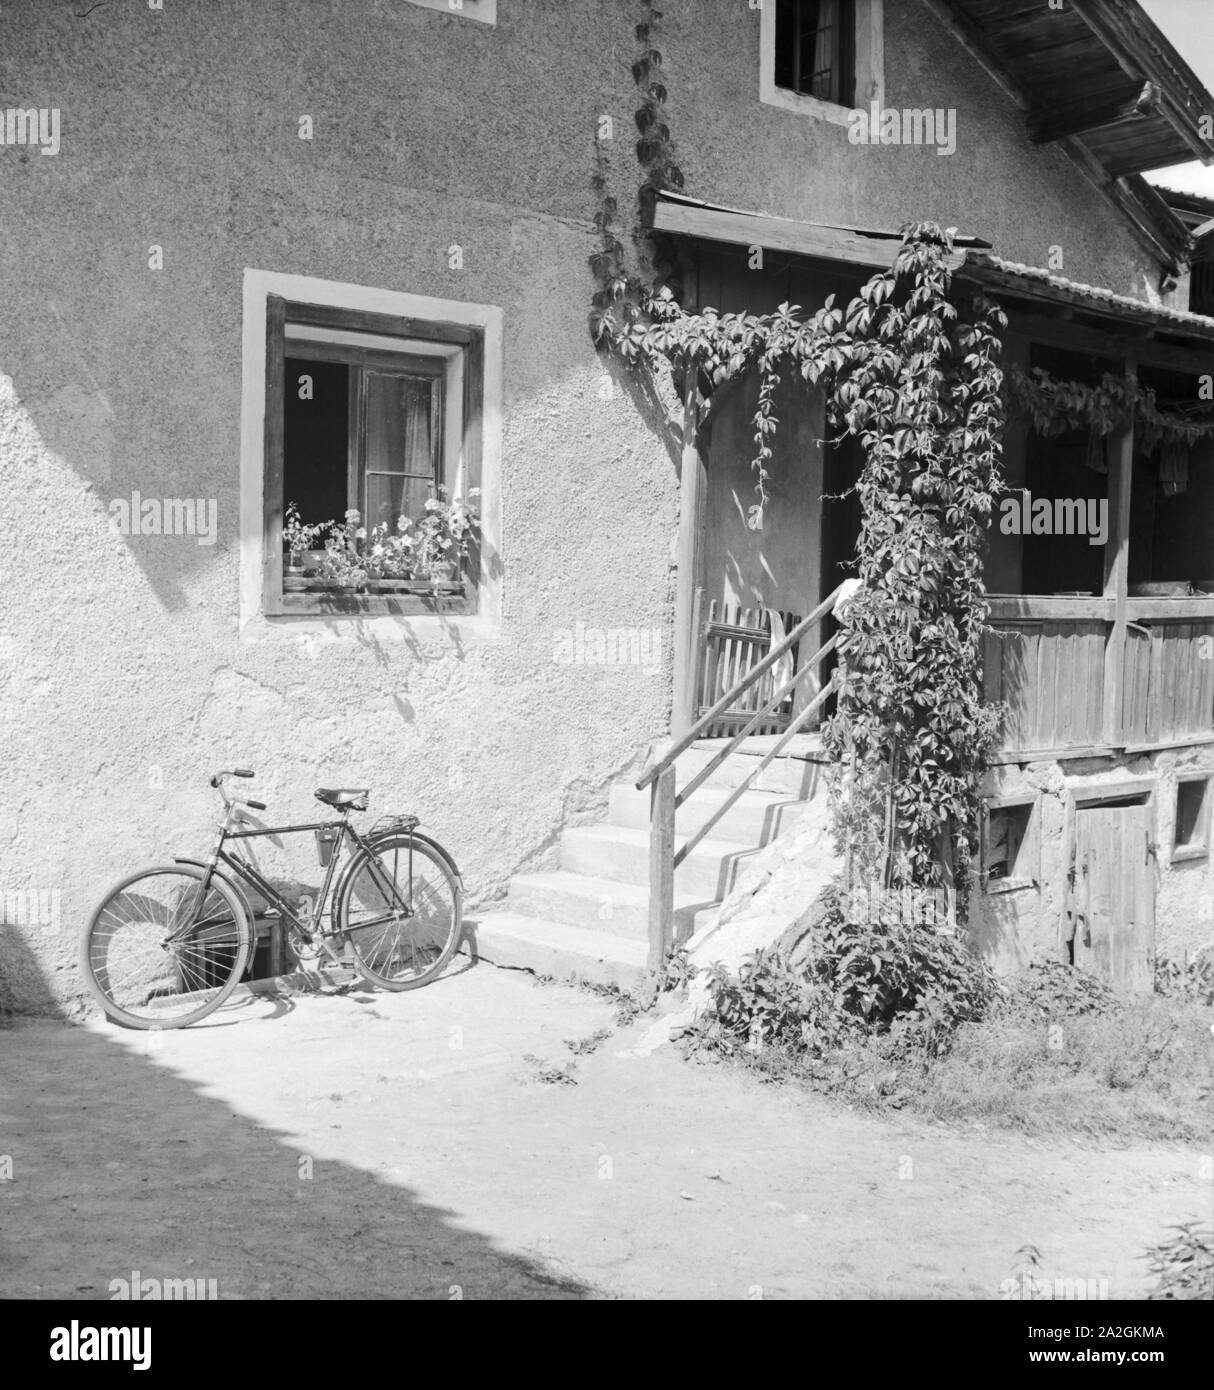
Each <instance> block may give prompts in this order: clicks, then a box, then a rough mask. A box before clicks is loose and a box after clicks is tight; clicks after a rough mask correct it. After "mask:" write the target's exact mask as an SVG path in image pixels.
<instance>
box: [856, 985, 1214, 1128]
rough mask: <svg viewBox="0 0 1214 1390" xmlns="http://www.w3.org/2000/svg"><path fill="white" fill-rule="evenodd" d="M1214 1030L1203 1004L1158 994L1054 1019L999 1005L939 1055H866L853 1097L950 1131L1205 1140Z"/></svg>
mask: <svg viewBox="0 0 1214 1390" xmlns="http://www.w3.org/2000/svg"><path fill="white" fill-rule="evenodd" d="M1212 1024H1214V1010H1212V1009H1210V1008H1209V1007H1207V1006H1204V1005H1201V1004H1194V1003H1185V1002H1182V1001H1177V1000H1173V999H1164V998H1158V997H1155V998H1147V999H1144V1000H1143V1001H1141V1002H1131V1003H1117V1004H1113V1005H1111V1006H1110V1007H1108V1008H1107V1009H1104V1010H1101V1011H1100V1012H1098V1013H1093V1014H1090V1015H1086V1016H1081V1017H1073V1018H1063V1019H1057V1020H1055V1021H1053V1022H1050V1021H1047V1020H1039V1019H1030V1018H1025V1017H1024V1016H1023V1015H1022V1014H1019V1013H1018V1012H1017V1011H1016V1010H1015V1009H1014V1008H1006V1007H997V1008H996V1009H995V1010H994V1011H992V1014H991V1016H990V1017H989V1018H987V1019H985V1020H984V1021H982V1022H981V1023H966V1024H963V1025H962V1026H961V1027H960V1028H959V1029H958V1031H957V1035H956V1038H955V1040H954V1043H953V1046H952V1047H951V1048H950V1049H949V1051H948V1052H947V1053H945V1054H944V1055H943V1056H941V1057H937V1058H934V1059H920V1058H915V1057H913V1056H912V1057H911V1058H908V1059H906V1060H905V1061H903V1062H902V1064H901V1065H900V1066H895V1067H891V1065H890V1062H889V1060H888V1059H885V1058H882V1057H881V1056H880V1049H879V1048H876V1049H874V1048H865V1049H862V1054H863V1053H864V1052H870V1053H875V1054H876V1055H870V1056H869V1057H868V1058H867V1059H865V1060H866V1061H867V1065H864V1063H863V1062H861V1064H860V1065H858V1066H857V1067H856V1068H855V1070H854V1073H853V1075H852V1077H851V1085H850V1087H849V1090H850V1091H851V1093H852V1094H853V1096H854V1097H855V1099H857V1100H860V1101H861V1102H863V1103H864V1104H865V1105H866V1106H869V1107H871V1108H874V1109H881V1108H884V1107H887V1106H888V1105H889V1104H890V1101H891V1099H893V1100H897V1101H898V1102H899V1103H900V1104H903V1105H905V1106H907V1107H908V1108H910V1109H913V1110H915V1111H917V1112H919V1113H921V1114H925V1115H928V1116H930V1117H931V1118H933V1119H936V1120H944V1121H948V1122H951V1123H954V1124H965V1123H970V1122H973V1121H978V1122H980V1123H985V1124H988V1125H992V1126H999V1127H1003V1128H1007V1129H1013V1130H1018V1131H1020V1132H1021V1133H1024V1134H1034V1135H1051V1134H1078V1135H1089V1136H1092V1137H1097V1136H1113V1135H1116V1136H1117V1137H1119V1138H1130V1137H1135V1138H1140V1139H1152V1140H1168V1141H1172V1142H1205V1141H1206V1140H1208V1139H1209V1138H1210V1137H1211V1135H1214V1119H1212V1116H1211V1111H1212V1109H1214V1106H1212V1104H1211V1099H1212V1097H1214V1048H1211V1046H1210V1027H1211V1025H1212ZM891 1071H894V1072H896V1073H897V1081H896V1082H894V1083H891V1081H890V1080H889V1074H890V1072H891Z"/></svg>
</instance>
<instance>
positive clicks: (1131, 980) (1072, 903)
mask: <svg viewBox="0 0 1214 1390" xmlns="http://www.w3.org/2000/svg"><path fill="white" fill-rule="evenodd" d="M1066 918H1067V930H1068V932H1070V933H1073V936H1072V938H1071V939H1072V941H1073V946H1074V961H1075V966H1076V968H1077V969H1080V970H1087V971H1090V972H1091V973H1092V974H1093V975H1099V976H1100V978H1101V979H1103V980H1105V981H1107V982H1108V983H1109V984H1111V985H1113V986H1114V987H1116V988H1117V989H1122V990H1133V991H1135V992H1136V993H1142V994H1146V993H1150V991H1151V990H1152V989H1153V988H1154V982H1155V858H1154V846H1153V843H1152V839H1151V820H1150V810H1149V808H1148V807H1147V806H1146V804H1145V803H1141V802H1138V803H1133V804H1124V803H1123V804H1121V805H1117V806H1079V807H1077V808H1076V811H1075V838H1074V842H1073V846H1072V850H1071V866H1070V876H1069V883H1068V886H1067V905H1066Z"/></svg>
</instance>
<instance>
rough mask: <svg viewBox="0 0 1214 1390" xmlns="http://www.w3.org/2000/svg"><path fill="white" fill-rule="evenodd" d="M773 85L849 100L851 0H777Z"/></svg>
mask: <svg viewBox="0 0 1214 1390" xmlns="http://www.w3.org/2000/svg"><path fill="white" fill-rule="evenodd" d="M776 86H777V87H783V88H785V89H786V90H788V91H792V92H799V93H801V95H802V96H809V97H817V98H818V99H819V100H820V101H831V102H835V103H836V104H841V105H845V106H850V105H852V104H853V103H854V101H855V91H856V12H855V3H854V0H777V4H776Z"/></svg>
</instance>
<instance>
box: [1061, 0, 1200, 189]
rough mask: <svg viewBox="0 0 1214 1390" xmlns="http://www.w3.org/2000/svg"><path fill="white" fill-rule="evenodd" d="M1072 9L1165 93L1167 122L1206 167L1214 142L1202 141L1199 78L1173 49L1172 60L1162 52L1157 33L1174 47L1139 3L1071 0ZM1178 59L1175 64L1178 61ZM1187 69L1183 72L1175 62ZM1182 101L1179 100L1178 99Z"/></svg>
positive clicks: (1130, 68)
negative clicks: (1158, 47)
mask: <svg viewBox="0 0 1214 1390" xmlns="http://www.w3.org/2000/svg"><path fill="white" fill-rule="evenodd" d="M1071 9H1072V10H1074V12H1075V13H1076V14H1077V15H1078V16H1079V18H1080V19H1082V20H1083V22H1084V23H1085V24H1086V25H1087V26H1088V28H1089V29H1091V31H1092V32H1093V33H1094V34H1095V35H1096V36H1097V37H1098V38H1099V39H1100V40H1101V42H1102V43H1103V44H1104V45H1105V47H1106V48H1107V49H1108V50H1109V52H1110V53H1111V54H1112V55H1113V57H1114V58H1115V59H1116V60H1117V62H1118V63H1119V65H1120V66H1121V68H1122V71H1123V72H1125V73H1126V74H1127V75H1128V76H1130V77H1136V78H1139V79H1142V78H1149V79H1150V80H1151V81H1152V82H1154V83H1155V84H1156V85H1157V86H1158V87H1159V89H1160V94H1161V100H1160V110H1161V112H1162V114H1163V115H1164V117H1165V118H1166V119H1167V121H1168V124H1169V125H1170V126H1171V127H1172V128H1173V130H1175V131H1176V134H1177V135H1178V136H1179V137H1180V138H1181V139H1182V140H1183V141H1184V143H1185V144H1186V145H1187V146H1188V148H1189V149H1190V150H1192V151H1193V154H1194V156H1195V158H1197V159H1199V160H1201V162H1202V163H1203V164H1206V163H1209V162H1210V160H1211V158H1212V157H1214V142H1211V141H1210V140H1208V139H1206V138H1203V137H1202V135H1201V133H1200V127H1199V124H1198V123H1199V120H1200V118H1201V117H1202V116H1204V115H1206V114H1207V113H1206V112H1205V111H1204V110H1202V109H1201V107H1200V103H1199V100H1198V98H1197V93H1198V92H1200V91H1201V86H1200V79H1199V78H1198V77H1197V76H1196V74H1195V73H1193V72H1192V71H1191V70H1190V69H1189V68H1188V67H1187V65H1186V64H1185V62H1184V59H1183V58H1182V57H1181V56H1180V54H1179V53H1176V52H1175V50H1174V49H1173V52H1172V57H1171V58H1169V57H1167V56H1166V55H1165V53H1164V52H1163V51H1161V50H1159V49H1157V46H1156V44H1155V43H1154V42H1153V41H1152V33H1151V31H1152V30H1154V31H1155V34H1156V35H1158V38H1159V40H1160V41H1161V42H1162V44H1163V45H1165V46H1167V47H1169V48H1170V47H1171V45H1170V44H1168V40H1167V39H1166V37H1165V36H1164V35H1162V34H1160V33H1159V31H1158V30H1157V29H1156V28H1155V25H1154V24H1153V22H1152V21H1151V20H1150V19H1149V18H1148V17H1147V16H1145V15H1144V14H1143V13H1142V10H1141V8H1140V7H1139V6H1138V5H1137V4H1123V5H1118V4H1117V3H1115V0H1114V3H1110V0H1071ZM1173 58H1174V60H1175V61H1173ZM1177 63H1178V64H1180V66H1181V67H1183V68H1184V71H1183V72H1181V71H1180V70H1179V69H1178V68H1177V66H1176V64H1177ZM1178 97H1179V100H1178Z"/></svg>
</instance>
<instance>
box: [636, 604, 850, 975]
mask: <svg viewBox="0 0 1214 1390" xmlns="http://www.w3.org/2000/svg"><path fill="white" fill-rule="evenodd" d="M858 588H859V581H858V580H855V579H845V580H844V581H843V583H842V584H840V585H839V587H838V588H837V589H836V590H835V591H834V592H833V593H832V594H831V595H830V596H829V597H828V598H826V599H824V600H823V601H822V602H821V603H820V604H819V605H818V606H817V608H815V609H814V611H813V612H812V613H811V614H809V616H808V617H806V618H802V619H801V621H800V622H799V623H798V624H797V625H796V627H794V628H793V630H792V631H791V632H790V633H789V634H788V636H787V637H786V638H785V639H784V640H783V641H782V642H781V643H780V644H779V646H777V647H775V648H774V649H773V650H772V651H770V652H768V654H767V655H766V656H765V657H764V658H763V660H762V661H760V662H759V664H758V665H757V666H755V667H753V668H752V669H751V671H750V672H749V673H748V674H747V675H746V676H745V677H743V679H742V680H740V681H739V682H738V683H737V684H736V685H735V686H734V687H733V689H732V690H729V691H727V692H726V694H724V695H723V696H722V697H721V699H720V700H718V701H717V703H716V704H715V705H714V706H713V707H712V709H710V710H709V711H708V713H707V714H705V715H702V716H701V717H700V718H699V719H698V720H697V721H696V723H695V724H694V725H693V726H692V727H691V729H690V730H689V731H688V732H687V733H686V734H684V735H683V737H682V738H680V739H679V740H678V742H677V743H676V744H675V745H674V746H673V747H672V748H670V749H669V750H668V751H667V752H666V753H664V754H663V755H662V757H661V758H659V759H658V760H657V761H656V762H655V763H654V764H653V765H652V767H649V768H647V769H646V771H645V772H644V773H643V774H642V776H641V778H640V780H639V781H638V782H637V788H638V790H640V789H642V788H644V787H650V788H651V791H650V794H649V802H650V805H649V954H648V969H649V972H650V975H651V977H653V978H656V977H657V975H658V973H659V972H660V971H661V970H662V968H663V967H664V965H665V962H666V958H667V956H668V955H669V953H670V948H671V946H672V945H673V936H674V871H675V868H676V866H677V865H678V864H680V863H682V861H683V860H684V859H685V858H686V856H687V854H688V852H689V851H690V850H691V849H693V848H694V847H695V846H696V845H697V844H698V843H699V842H700V840H702V839H703V838H704V836H705V835H706V834H707V833H708V831H709V830H710V829H711V828H712V826H714V825H715V824H716V823H717V821H718V820H719V819H720V818H721V817H722V816H723V815H724V814H725V812H726V811H728V810H729V808H730V807H731V806H732V805H733V804H734V802H736V801H737V800H738V798H739V797H740V796H741V795H742V794H743V793H744V792H745V791H746V790H747V789H748V788H749V786H750V784H751V782H752V781H753V780H754V779H755V778H756V777H757V776H758V775H759V773H760V772H762V771H763V769H764V768H765V767H766V766H767V765H768V763H770V762H771V760H772V759H773V758H774V757H775V756H776V755H777V754H778V753H779V752H780V751H781V750H782V749H783V748H784V747H785V745H786V744H787V743H788V742H789V740H790V739H791V738H792V737H793V736H794V735H795V734H796V733H798V732H799V731H800V729H801V728H802V726H803V725H804V724H805V723H806V722H807V721H808V720H809V718H810V716H811V715H812V714H813V713H814V711H815V710H817V708H818V707H819V705H821V704H822V702H823V701H824V700H825V699H826V698H827V697H828V696H829V695H830V693H831V691H832V690H833V689H834V688H835V681H834V679H833V678H832V679H831V680H829V681H827V683H826V684H825V685H824V686H823V687H822V689H820V690H819V691H818V693H817V694H816V695H815V696H814V697H813V699H812V700H811V701H810V702H809V704H808V705H806V706H805V708H804V709H802V710H800V711H799V712H798V713H797V715H796V716H795V718H793V719H792V720H791V722H790V723H789V725H788V728H787V729H786V730H785V732H784V734H783V737H781V738H780V740H779V741H778V742H777V743H776V744H775V746H774V747H773V748H772V749H771V750H770V752H768V753H767V755H766V756H765V757H764V758H763V759H762V760H761V761H760V762H759V764H758V766H757V767H755V768H754V770H753V771H752V772H749V773H748V774H747V775H746V776H745V777H744V778H743V779H742V782H741V784H740V785H739V786H738V787H737V788H735V789H734V790H733V792H732V793H731V795H730V796H729V797H728V798H727V799H726V801H725V802H724V804H723V805H721V806H720V807H718V808H717V810H716V812H715V813H714V814H713V815H712V816H711V817H710V818H709V819H708V820H707V821H706V822H705V824H704V825H702V826H701V827H700V828H699V830H698V831H697V832H696V833H695V834H694V835H692V836H689V837H688V839H687V840H686V841H685V842H684V844H683V845H682V846H681V847H680V848H678V849H677V850H676V847H675V838H676V837H675V813H676V811H677V810H678V808H679V806H681V805H682V804H683V802H684V801H685V800H686V799H687V797H688V796H689V795H690V794H691V793H692V792H693V791H694V790H695V789H696V787H698V786H699V785H700V784H701V783H702V782H703V781H704V780H705V779H706V778H707V777H708V776H709V775H710V774H711V773H712V772H713V771H715V770H716V768H718V767H720V765H721V764H722V763H723V762H724V761H725V759H726V758H728V757H729V756H730V754H731V753H733V752H735V751H736V750H737V748H738V745H739V744H740V743H741V742H742V740H743V739H744V738H746V737H747V736H748V735H749V733H750V731H751V730H752V729H753V728H755V727H756V726H757V724H758V722H759V721H760V720H761V719H762V718H763V717H764V716H765V715H767V714H768V713H769V712H770V711H771V710H772V709H774V708H775V707H776V706H777V705H779V703H780V701H781V700H783V699H784V698H785V696H786V695H787V694H788V693H789V692H790V691H791V690H793V689H794V688H795V687H796V686H797V685H798V684H799V683H800V682H801V681H803V680H805V679H806V678H807V677H808V676H809V675H810V674H811V673H813V672H814V671H815V670H817V669H819V666H820V663H821V661H822V658H823V657H824V656H826V655H827V653H828V652H831V651H833V650H834V649H835V647H836V645H837V643H838V634H835V635H834V636H832V637H830V638H829V639H828V640H827V641H826V642H824V643H822V645H821V646H820V647H819V648H818V650H817V651H816V652H815V653H814V654H813V656H812V657H810V658H809V659H808V660H807V661H803V662H801V663H800V669H799V670H797V671H794V672H793V675H792V677H791V678H790V679H789V680H787V681H786V682H785V683H784V684H783V685H782V686H781V687H780V689H779V690H778V691H777V692H776V694H775V695H773V696H772V697H771V698H770V699H769V700H768V701H767V703H766V704H765V705H764V706H763V708H762V709H760V710H758V711H756V712H755V713H754V714H753V715H752V717H751V718H750V720H749V721H748V722H747V723H746V725H745V726H744V727H743V728H742V729H740V730H739V731H738V732H737V733H736V734H734V736H733V737H732V738H731V739H730V740H729V741H728V743H727V744H726V745H725V747H724V748H723V749H722V750H721V751H720V752H719V753H718V754H716V755H715V756H714V757H713V758H712V759H711V760H710V761H709V763H708V765H707V766H706V767H705V768H701V770H700V771H699V772H698V773H697V774H696V776H695V777H693V778H692V779H691V781H690V782H689V783H688V784H687V785H686V786H685V787H684V788H683V790H682V792H680V791H679V790H678V784H677V781H676V772H675V761H676V759H677V758H678V757H679V756H680V754H682V753H685V752H686V751H687V749H688V748H690V747H691V745H692V744H693V743H694V742H695V741H696V739H698V738H699V737H700V735H701V734H702V733H703V732H704V730H705V729H706V728H707V727H708V726H709V725H711V724H712V723H713V721H714V720H715V719H717V718H718V716H720V715H722V714H724V713H725V711H726V710H727V709H729V707H730V706H731V705H733V704H736V702H737V700H738V698H739V697H740V696H741V695H742V694H744V693H745V692H746V691H747V690H749V689H750V687H751V686H752V685H754V683H755V682H756V681H757V680H758V679H759V678H760V677H761V676H762V675H763V674H764V673H765V672H767V671H769V670H771V668H772V667H773V666H774V665H775V664H776V662H777V661H779V660H780V659H781V658H782V657H784V656H787V655H788V654H789V652H791V650H792V648H793V646H794V645H795V644H796V643H797V642H799V641H800V640H801V638H802V637H803V636H804V634H805V633H806V632H808V631H809V629H810V628H811V627H813V626H814V624H815V623H820V622H821V621H822V619H823V618H824V617H825V616H826V615H827V614H828V613H831V612H833V611H834V610H835V609H836V608H837V607H838V606H839V604H840V603H841V602H842V601H843V600H844V599H845V598H848V597H849V596H850V595H851V594H852V593H853V592H854V591H855V590H856V589H858Z"/></svg>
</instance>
